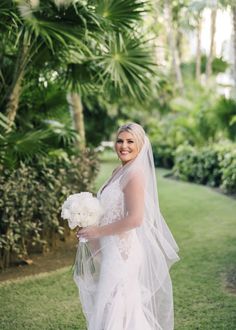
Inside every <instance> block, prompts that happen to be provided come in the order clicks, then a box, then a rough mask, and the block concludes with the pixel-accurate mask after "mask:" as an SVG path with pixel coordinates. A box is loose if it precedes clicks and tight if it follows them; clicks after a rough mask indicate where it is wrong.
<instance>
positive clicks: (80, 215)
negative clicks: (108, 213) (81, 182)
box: [61, 192, 103, 229]
mask: <svg viewBox="0 0 236 330" xmlns="http://www.w3.org/2000/svg"><path fill="white" fill-rule="evenodd" d="M102 213H103V210H102V207H101V205H100V202H99V200H98V199H97V198H96V197H93V195H92V194H91V193H90V192H81V193H78V194H73V195H70V196H69V197H68V198H67V199H66V201H65V202H64V203H63V205H62V211H61V217H62V218H63V219H67V220H68V225H69V227H70V228H71V229H74V228H76V227H77V226H79V227H88V226H91V225H95V224H97V223H98V220H99V218H100V217H101V215H102Z"/></svg>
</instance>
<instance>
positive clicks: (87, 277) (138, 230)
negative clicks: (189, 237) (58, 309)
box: [74, 123, 179, 330]
mask: <svg viewBox="0 0 236 330" xmlns="http://www.w3.org/2000/svg"><path fill="white" fill-rule="evenodd" d="M115 150H116V153H117V155H118V157H119V159H120V160H121V165H120V166H119V167H118V168H117V169H116V170H114V172H113V174H112V176H111V178H110V179H109V180H108V181H107V182H105V184H104V185H103V186H102V187H101V189H100V190H99V191H98V195H97V197H98V198H99V199H100V201H101V204H102V206H103V209H104V215H103V217H102V218H101V220H100V224H99V226H91V227H87V228H83V229H81V230H79V231H78V234H77V235H78V238H85V239H87V240H88V243H87V244H88V246H89V248H90V251H91V253H90V254H89V255H90V257H87V258H86V257H85V256H83V260H82V262H83V273H82V274H81V272H80V273H79V274H78V273H77V272H76V273H75V276H74V279H75V281H76V283H77V285H78V287H79V291H80V300H81V304H82V307H83V311H84V314H85V316H86V320H87V325H88V329H89V330H157V329H162V330H171V329H173V327H174V325H173V299H172V286H171V279H170V276H169V267H170V266H171V264H173V263H174V262H175V261H177V260H178V259H179V258H178V255H177V251H178V247H177V245H176V243H175V240H174V238H173V237H172V235H171V232H170V230H169V229H168V227H167V225H166V223H165V221H164V219H163V217H162V216H161V213H160V210H159V204H158V196H157V189H156V177H155V168H154V163H153V154H152V149H151V145H150V142H149V140H148V138H147V136H146V135H145V132H144V130H143V128H142V127H141V126H140V125H138V124H136V123H130V124H127V125H124V126H122V127H120V129H119V130H118V132H117V138H116V143H115ZM80 244H81V243H80ZM78 251H79V250H78ZM91 255H92V257H91ZM80 259H81V253H79V252H78V254H77V260H76V263H77V264H78V263H80V264H81V260H80ZM91 266H92V267H91Z"/></svg>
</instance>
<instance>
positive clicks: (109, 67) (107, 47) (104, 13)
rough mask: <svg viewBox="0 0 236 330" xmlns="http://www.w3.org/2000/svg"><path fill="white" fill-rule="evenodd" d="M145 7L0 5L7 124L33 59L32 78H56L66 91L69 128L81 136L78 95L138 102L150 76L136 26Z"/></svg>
mask: <svg viewBox="0 0 236 330" xmlns="http://www.w3.org/2000/svg"><path fill="white" fill-rule="evenodd" d="M145 5H146V4H145V1H138V0H129V1H123V0H120V1H113V0H109V1H107V0H106V1H105V0H104V1H97V2H96V1H86V2H84V1H76V0H74V1H73V0H71V1H56V0H55V1H53V0H50V1H46V0H41V1H33V0H28V1H26V0H18V1H2V2H1V7H0V10H1V17H0V18H1V22H2V24H1V26H0V28H1V29H2V32H3V34H4V37H3V39H5V40H4V41H7V40H8V42H7V43H6V46H4V45H3V42H2V44H1V47H2V49H3V50H4V52H3V55H4V56H3V57H2V63H3V62H4V63H3V64H4V66H3V67H4V69H3V70H2V72H1V75H0V76H1V79H2V81H3V83H4V84H3V85H4V90H3V92H4V97H3V100H4V102H3V103H2V104H1V108H2V109H6V113H7V116H8V118H9V120H10V122H9V123H10V125H12V123H13V122H14V120H15V115H16V113H17V110H18V108H19V100H20V97H21V95H22V87H23V85H24V83H25V81H26V80H27V75H30V72H31V71H32V67H33V66H34V65H35V63H39V59H41V66H40V68H39V69H38V77H39V78H38V79H44V80H45V81H46V82H47V81H52V80H55V79H58V77H61V78H62V79H61V82H62V85H63V86H64V88H65V86H66V87H67V89H68V90H70V91H71V97H70V100H71V101H70V106H71V109H72V110H74V114H75V116H74V119H75V121H76V120H77V122H78V124H75V128H79V129H80V130H82V131H83V125H82V124H83V123H82V124H81V121H83V115H82V103H81V96H82V97H83V96H84V94H91V93H94V92H97V93H101V92H103V93H104V96H105V97H108V96H110V98H111V97H112V96H113V97H114V96H117V95H119V96H120V95H122V94H123V95H124V94H126V95H127V94H128V95H130V96H131V97H135V98H139V100H143V98H144V97H145V95H146V94H147V93H148V82H149V81H150V76H149V75H148V73H150V72H152V73H153V71H152V67H153V62H152V59H151V55H150V50H149V47H148V44H146V43H145V40H144V38H143V37H142V35H141V32H140V31H141V30H140V28H139V27H138V24H139V23H140V21H141V19H142V15H143V12H144V10H145ZM7 38H8V39H7ZM15 41H16V42H15ZM9 62H10V66H9ZM42 62H43V63H42ZM7 71H11V72H14V75H13V76H14V78H13V79H11V78H10V75H8V76H7V77H8V79H7V78H6V72H7ZM40 74H41V75H40ZM75 93H76V94H75ZM76 114H77V115H76ZM82 131H80V132H79V133H80V135H81V137H82V139H81V140H83V135H84V132H82Z"/></svg>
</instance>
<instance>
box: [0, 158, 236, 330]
mask: <svg viewBox="0 0 236 330" xmlns="http://www.w3.org/2000/svg"><path fill="white" fill-rule="evenodd" d="M113 168H114V163H111V162H105V163H104V164H103V166H102V171H101V173H100V175H99V177H98V179H97V182H96V185H97V186H99V185H100V184H101V183H102V182H103V181H104V180H105V178H107V177H108V176H109V174H110V173H111V171H112V169H113ZM157 172H158V189H159V198H160V205H161V209H162V213H163V215H164V217H165V218H166V220H167V222H168V224H169V226H170V228H171V230H172V232H173V234H174V236H175V238H176V240H177V242H178V244H179V247H180V257H181V261H180V262H178V263H177V264H176V265H175V266H173V268H172V270H171V276H172V280H173V286H174V299H175V329H176V330H190V329H191V330H193V329H195V330H196V329H202V330H208V329H209V330H215V329H225V330H235V329H236V294H233V292H232V291H233V290H231V291H230V290H229V289H227V288H226V287H227V277H230V274H231V278H232V279H235V273H236V244H235V243H236V201H235V200H234V199H231V198H229V197H226V196H224V195H221V194H218V193H216V192H215V191H213V190H211V189H209V188H206V187H203V186H198V185H194V184H189V183H183V182H177V181H174V180H171V179H167V178H164V177H163V174H165V173H166V171H164V170H158V171H157ZM233 275H234V276H233ZM0 329H1V330H12V329H16V330H22V329H32V330H33V329H41V330H44V329H45V330H47V329H53V330H56V329H61V330H62V329H63V330H65V329H78V330H84V329H85V322H84V319H83V316H82V313H81V309H80V306H79V304H78V298H77V289H76V287H75V285H74V283H73V280H72V273H71V270H70V269H68V268H63V269H60V270H58V271H54V272H50V273H44V274H39V275H37V276H30V277H28V278H26V279H20V280H17V281H12V282H5V283H4V282H3V283H2V284H1V285H0ZM134 330H135V329H134Z"/></svg>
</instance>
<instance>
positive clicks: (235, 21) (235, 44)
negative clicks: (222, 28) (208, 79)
mask: <svg viewBox="0 0 236 330" xmlns="http://www.w3.org/2000/svg"><path fill="white" fill-rule="evenodd" d="M232 11H233V29H234V32H233V34H234V39H233V48H234V71H233V72H234V91H235V96H236V6H233V7H232Z"/></svg>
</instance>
